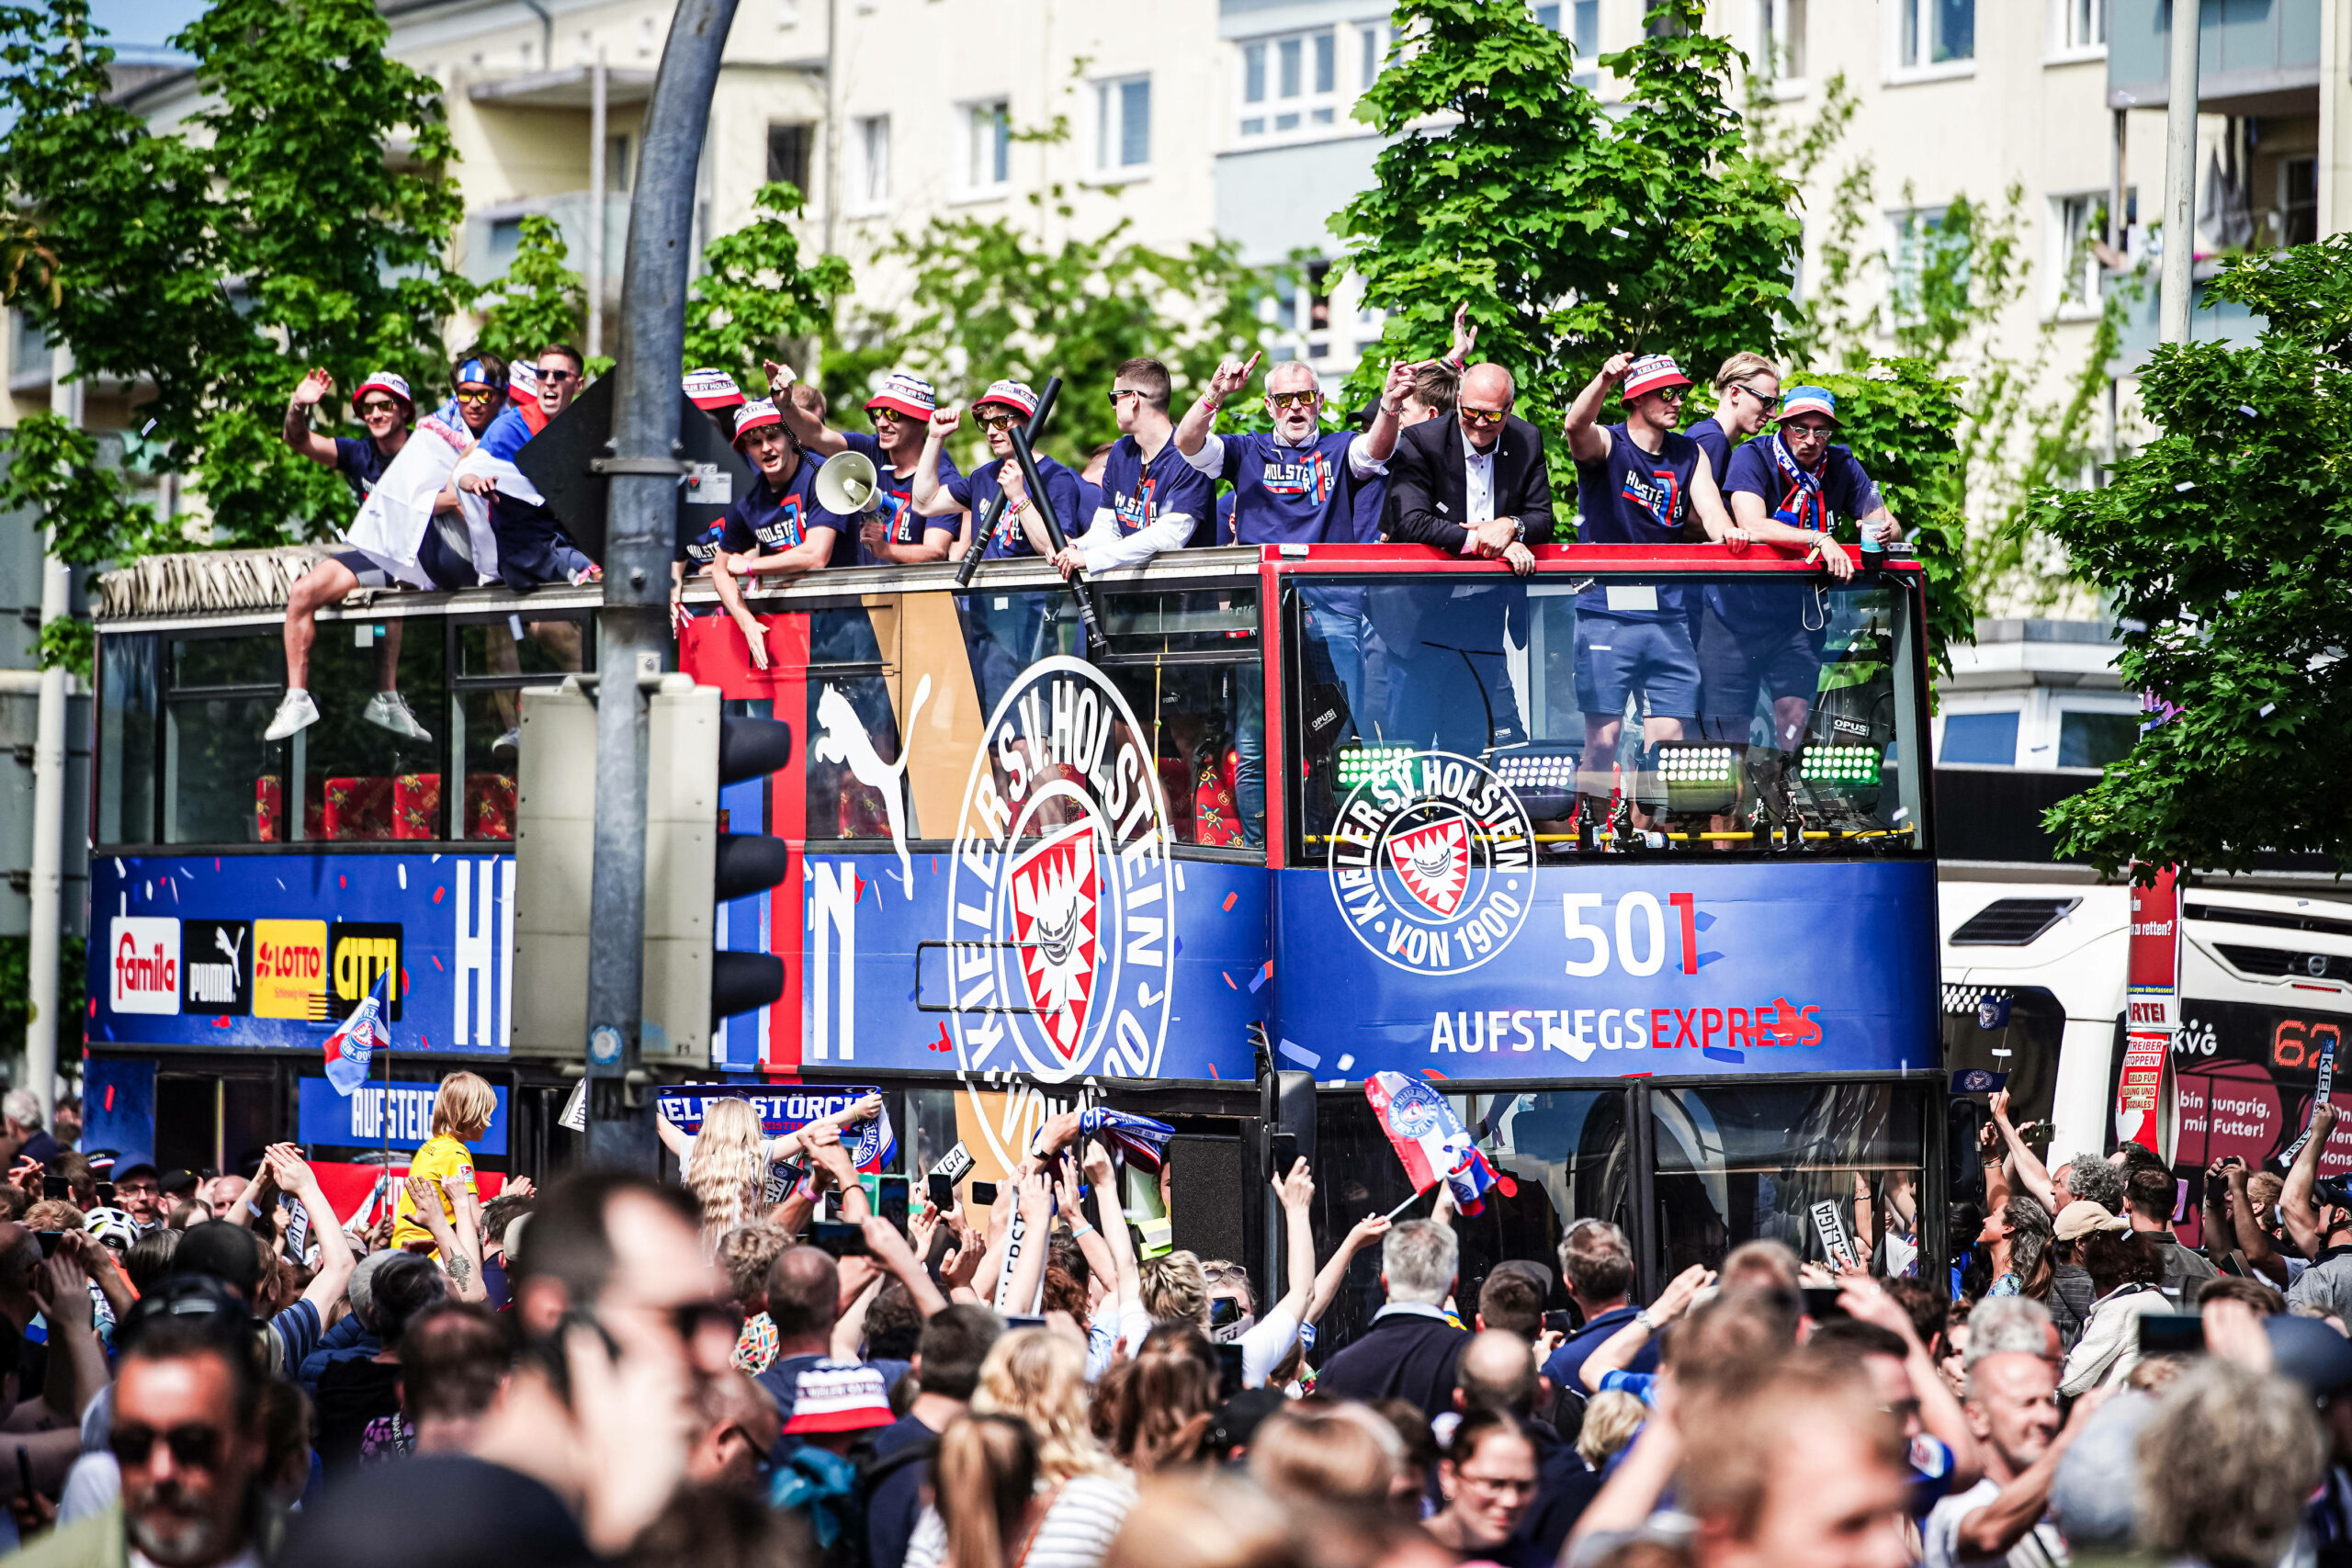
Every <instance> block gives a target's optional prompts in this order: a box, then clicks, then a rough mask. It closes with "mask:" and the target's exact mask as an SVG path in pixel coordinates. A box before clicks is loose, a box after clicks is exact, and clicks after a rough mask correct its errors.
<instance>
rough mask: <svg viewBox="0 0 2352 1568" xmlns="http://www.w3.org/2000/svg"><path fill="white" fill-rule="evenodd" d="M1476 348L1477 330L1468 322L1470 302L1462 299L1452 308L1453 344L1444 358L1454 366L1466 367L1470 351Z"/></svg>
mask: <svg viewBox="0 0 2352 1568" xmlns="http://www.w3.org/2000/svg"><path fill="white" fill-rule="evenodd" d="M1477 346H1478V329H1477V327H1476V325H1475V324H1474V323H1473V322H1472V321H1471V320H1470V301H1469V300H1467V299H1464V301H1462V303H1461V304H1459V305H1456V306H1455V307H1454V308H1453V344H1452V345H1451V346H1450V347H1448V348H1447V349H1446V351H1445V356H1446V358H1448V359H1450V360H1452V361H1453V363H1454V364H1456V365H1467V364H1469V363H1470V351H1471V350H1472V349H1474V348H1476V347H1477Z"/></svg>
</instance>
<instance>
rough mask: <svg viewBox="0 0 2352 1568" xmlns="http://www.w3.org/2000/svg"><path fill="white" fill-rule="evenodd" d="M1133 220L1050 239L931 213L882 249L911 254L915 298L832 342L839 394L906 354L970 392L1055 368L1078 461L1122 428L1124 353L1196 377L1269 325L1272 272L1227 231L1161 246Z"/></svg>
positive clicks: (1057, 441) (861, 387) (1061, 425)
mask: <svg viewBox="0 0 2352 1568" xmlns="http://www.w3.org/2000/svg"><path fill="white" fill-rule="evenodd" d="M1060 211H1061V213H1062V215H1063V216H1064V217H1068V216H1069V208H1068V207H1067V206H1064V207H1062V208H1061V209H1060ZM1131 227H1132V224H1131V222H1130V221H1129V220H1125V219H1121V220H1118V221H1117V222H1115V223H1114V224H1113V225H1112V226H1111V227H1110V229H1109V230H1107V231H1104V232H1103V233H1102V234H1100V235H1098V236H1096V237H1094V238H1091V239H1086V238H1072V239H1069V240H1067V241H1064V242H1062V243H1058V244H1051V243H1046V242H1043V241H1041V240H1039V239H1037V238H1036V237H1035V235H1032V234H1029V233H1026V232H1023V231H1022V230H1021V229H1019V228H1017V227H1015V226H1014V225H1013V224H1012V223H1010V222H1007V221H1006V220H1002V219H995V220H989V221H987V222H983V221H981V220H978V219H973V218H960V219H933V220H932V221H931V222H930V223H929V224H928V225H927V226H925V227H924V228H923V229H922V230H920V231H916V232H915V233H912V234H908V235H902V236H900V237H899V238H897V239H896V240H894V241H892V242H891V243H889V244H888V245H886V246H885V247H884V248H883V252H882V257H883V259H884V260H886V261H894V262H898V263H900V264H902V265H905V266H906V268H907V270H908V272H909V273H910V276H911V284H910V288H909V294H910V299H911V302H910V304H908V305H906V306H903V307H901V308H899V309H897V310H880V309H865V310H860V311H858V312H857V313H856V314H855V315H854V317H853V319H852V320H851V321H849V323H848V324H847V327H846V330H845V331H844V332H843V333H842V342H841V343H840V344H839V346H837V347H835V348H833V349H831V350H830V351H829V352H828V353H827V355H826V356H825V380H824V388H825V391H826V393H827V394H828V398H829V400H830V401H831V402H832V403H833V404H834V405H835V406H836V407H839V406H840V405H842V404H843V403H844V402H846V403H847V404H848V405H849V406H851V407H854V406H855V405H856V403H857V402H859V401H863V400H864V399H865V390H866V388H867V386H868V385H869V384H870V381H871V378H872V377H873V376H874V374H875V373H876V371H878V370H880V369H883V368H885V367H893V366H899V365H905V366H908V367H912V368H915V369H917V370H919V371H921V372H922V373H924V374H926V375H928V376H930V378H932V379H933V381H935V382H936V383H938V385H939V396H940V399H941V401H942V402H943V403H944V402H947V401H950V400H953V401H960V402H969V401H970V400H971V399H972V397H973V396H974V395H975V394H977V393H978V392H980V391H982V390H984V389H986V388H987V387H988V384H989V382H991V381H994V380H998V379H1000V378H1006V377H1011V378H1014V379H1017V380H1023V381H1027V382H1029V383H1030V384H1032V385H1033V386H1037V387H1042V386H1043V385H1044V384H1045V381H1046V378H1047V377H1048V376H1059V377H1061V378H1062V379H1063V380H1064V381H1065V382H1067V383H1069V390H1068V391H1067V392H1066V393H1065V394H1064V396H1063V397H1062V399H1061V400H1060V401H1059V402H1058V403H1057V404H1056V405H1055V412H1054V415H1053V423H1052V446H1053V449H1054V450H1055V451H1056V452H1057V453H1059V454H1061V455H1062V456H1063V457H1066V458H1069V460H1070V461H1071V463H1072V465H1073V466H1075V465H1076V463H1077V461H1078V460H1079V459H1080V457H1083V456H1084V454H1085V453H1086V452H1088V451H1089V450H1091V448H1092V447H1094V446H1097V445H1099V444H1100V443H1102V442H1104V441H1109V440H1111V439H1113V438H1114V436H1116V435H1117V434H1118V425H1117V422H1116V420H1115V419H1114V416H1113V414H1112V412H1111V409H1110V406H1109V405H1108V404H1107V403H1106V402H1105V401H1104V400H1103V392H1104V391H1105V390H1107V389H1109V387H1110V385H1111V376H1112V372H1113V371H1114V370H1115V369H1116V368H1117V367H1118V365H1119V363H1120V361H1122V360H1125V359H1129V358H1132V357H1135V356H1136V355H1153V356H1154V357H1156V358H1159V359H1160V360H1162V361H1164V362H1165V363H1166V364H1167V366H1168V368H1169V372H1170V375H1171V376H1172V377H1173V378H1174V379H1175V381H1176V384H1177V385H1178V386H1179V387H1180V388H1182V387H1192V386H1198V385H1201V384H1203V383H1204V382H1205V381H1207V379H1208V378H1209V375H1210V373H1211V372H1213V371H1214V370H1215V369H1216V364H1217V361H1218V360H1219V359H1222V358H1223V357H1225V356H1226V355H1231V354H1239V355H1247V354H1249V353H1250V350H1251V348H1252V347H1253V345H1254V344H1256V342H1257V339H1258V336H1259V333H1260V331H1261V328H1260V325H1259V321H1258V316H1257V309H1256V301H1257V299H1258V296H1259V294H1260V293H1261V290H1262V289H1263V288H1264V287H1265V286H1266V283H1267V281H1268V279H1267V275H1266V274H1265V273H1264V272H1262V271H1260V270H1258V269H1254V268H1250V267H1247V266H1244V265H1242V264H1241V262H1240V260H1239V258H1238V255H1237V254H1235V250H1234V247H1233V246H1232V244H1231V243H1228V242H1225V241H1218V242H1216V243H1201V242H1198V241H1195V242H1194V243H1192V244H1189V245H1186V246H1184V247H1182V249H1174V250H1157V249H1154V248H1152V247H1150V246H1148V245H1144V244H1140V243H1136V241H1134V240H1132V239H1130V238H1129V237H1128V231H1129V230H1130V228H1131ZM1182 395H1183V394H1182V393H1181V392H1180V393H1179V394H1178V396H1179V398H1180V399H1181V398H1182ZM971 446H972V449H973V450H974V451H975V452H977V450H978V441H977V440H975V441H973V442H972V443H971Z"/></svg>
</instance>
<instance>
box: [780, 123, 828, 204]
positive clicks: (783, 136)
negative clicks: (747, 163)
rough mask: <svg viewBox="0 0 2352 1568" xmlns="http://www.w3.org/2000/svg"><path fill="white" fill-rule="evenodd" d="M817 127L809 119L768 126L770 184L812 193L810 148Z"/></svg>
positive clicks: (803, 192)
mask: <svg viewBox="0 0 2352 1568" xmlns="http://www.w3.org/2000/svg"><path fill="white" fill-rule="evenodd" d="M816 136H817V128H816V127H815V126H814V125H811V124H809V122H808V121H806V120H796V121H794V122H793V123H791V124H789V125H771V126H769V127H768V184H770V185H786V186H791V187H792V188H793V189H795V190H797V191H798V192H799V193H800V194H801V195H803V196H806V195H808V194H809V146H810V144H811V143H812V142H813V141H815V140H816Z"/></svg>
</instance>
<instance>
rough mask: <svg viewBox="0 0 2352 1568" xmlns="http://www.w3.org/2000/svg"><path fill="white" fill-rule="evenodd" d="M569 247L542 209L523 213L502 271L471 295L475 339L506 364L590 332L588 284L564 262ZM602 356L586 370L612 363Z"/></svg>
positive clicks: (602, 368)
mask: <svg viewBox="0 0 2352 1568" xmlns="http://www.w3.org/2000/svg"><path fill="white" fill-rule="evenodd" d="M570 259H571V247H570V246H568V245H566V244H565V243H564V241H563V230H562V229H561V228H560V227H559V226H558V224H557V223H556V220H554V219H552V218H549V217H547V216H545V215H544V214H541V213H536V212H535V213H531V214H529V215H527V216H526V217H525V218H524V219H523V220H522V221H521V223H520V224H518V225H517V231H516V233H515V259H514V260H513V261H511V262H509V263H507V264H506V276H503V277H502V278H500V279H499V280H498V281H497V282H496V283H493V284H492V285H491V286H490V287H489V288H485V289H483V290H482V291H481V294H479V295H477V296H476V297H475V299H474V309H475V310H478V311H479V312H481V330H480V331H479V332H477V333H475V334H474V342H475V344H477V345H478V346H480V347H481V348H485V349H488V350H489V351H490V352H491V353H492V354H494V355H498V356H499V357H500V358H501V359H503V360H505V361H507V362H508V363H509V364H512V363H514V362H515V360H518V359H528V358H530V357H531V356H532V355H536V354H537V353H538V352H539V350H541V349H543V348H545V347H546V346H547V345H548V344H551V343H571V344H577V343H581V342H582V341H584V340H585V339H586V337H587V333H588V289H587V286H586V285H585V284H584V283H583V282H582V280H581V276H580V275H579V274H578V273H576V272H574V271H572V270H571V267H569V266H567V265H564V264H565V263H566V262H567V261H568V260H570ZM612 363H613V362H612V360H611V359H610V358H609V357H607V356H605V355H597V358H596V362H595V363H594V364H592V365H590V366H589V367H587V369H588V373H589V374H590V375H592V376H593V375H599V374H602V373H603V372H604V371H605V370H608V369H610V368H611V367H612Z"/></svg>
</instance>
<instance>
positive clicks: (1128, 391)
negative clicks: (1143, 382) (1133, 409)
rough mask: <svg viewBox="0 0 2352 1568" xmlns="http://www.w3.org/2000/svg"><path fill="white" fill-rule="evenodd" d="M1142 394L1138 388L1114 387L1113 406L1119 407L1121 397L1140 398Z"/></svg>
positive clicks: (1112, 390)
mask: <svg viewBox="0 0 2352 1568" xmlns="http://www.w3.org/2000/svg"><path fill="white" fill-rule="evenodd" d="M1142 396H1143V394H1142V393H1141V392H1139V391H1137V390H1136V389H1134V388H1133V387H1114V388H1112V389H1111V406H1112V407H1113V408H1117V407H1118V406H1119V400H1120V399H1121V398H1140V397H1142Z"/></svg>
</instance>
